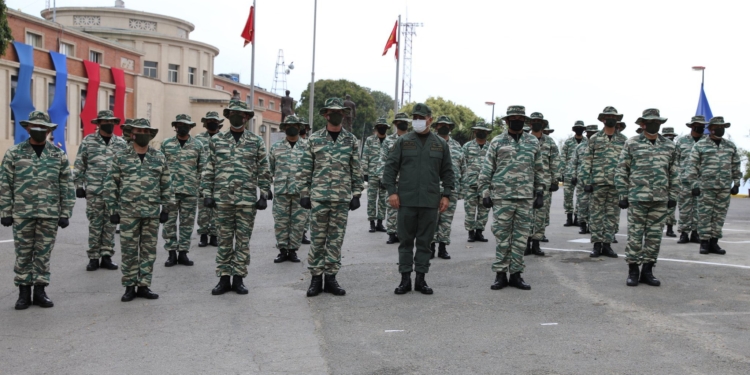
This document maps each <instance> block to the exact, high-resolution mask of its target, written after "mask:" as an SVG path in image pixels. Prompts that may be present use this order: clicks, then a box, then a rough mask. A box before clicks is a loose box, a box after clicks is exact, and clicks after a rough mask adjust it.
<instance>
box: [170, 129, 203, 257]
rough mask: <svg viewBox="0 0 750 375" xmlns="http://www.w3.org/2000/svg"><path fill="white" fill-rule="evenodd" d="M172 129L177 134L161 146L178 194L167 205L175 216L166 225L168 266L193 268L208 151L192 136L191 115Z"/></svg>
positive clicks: (171, 216)
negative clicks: (193, 242) (193, 241)
mask: <svg viewBox="0 0 750 375" xmlns="http://www.w3.org/2000/svg"><path fill="white" fill-rule="evenodd" d="M172 127H173V128H174V129H175V131H176V132H177V135H176V136H174V137H171V138H167V139H165V140H164V142H162V144H161V152H162V153H163V154H164V156H165V157H166V158H167V166H168V168H169V173H170V175H171V176H172V191H174V194H175V196H174V200H173V201H172V204H170V205H169V206H167V208H168V209H169V212H170V213H171V215H169V220H168V221H167V222H166V223H164V228H163V231H162V237H163V238H164V241H165V243H164V250H167V251H168V252H169V257H168V258H167V261H166V263H164V266H165V267H172V266H174V265H175V264H182V265H184V266H192V265H193V261H192V260H190V259H189V258H188V256H187V254H188V252H189V251H190V235H191V234H193V227H194V226H195V209H196V208H197V206H198V195H199V191H200V179H201V174H202V172H203V168H204V167H205V165H206V162H207V159H208V149H207V148H206V147H205V146H204V145H203V143H202V142H201V141H199V140H197V139H195V138H193V137H191V136H190V129H192V128H194V127H195V123H194V122H193V120H192V119H191V118H190V116H189V115H186V114H180V115H177V118H176V119H175V121H173V122H172ZM178 216H179V222H178V220H177V217H178ZM178 227H179V238H178V234H177V230H178ZM178 253H179V255H178Z"/></svg>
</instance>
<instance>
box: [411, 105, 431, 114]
mask: <svg viewBox="0 0 750 375" xmlns="http://www.w3.org/2000/svg"><path fill="white" fill-rule="evenodd" d="M411 115H412V116H414V115H418V116H424V117H430V116H432V110H431V109H430V107H429V106H428V105H427V104H424V103H417V104H416V105H414V108H412V110H411Z"/></svg>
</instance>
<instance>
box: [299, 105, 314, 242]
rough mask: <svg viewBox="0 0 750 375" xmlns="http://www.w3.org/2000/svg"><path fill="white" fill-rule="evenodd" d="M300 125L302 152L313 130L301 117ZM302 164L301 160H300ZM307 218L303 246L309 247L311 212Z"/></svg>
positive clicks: (306, 211)
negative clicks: (308, 233) (308, 232)
mask: <svg viewBox="0 0 750 375" xmlns="http://www.w3.org/2000/svg"><path fill="white" fill-rule="evenodd" d="M299 122H300V124H302V125H304V126H303V127H302V128H300V130H299V137H300V139H299V148H300V149H301V150H306V149H307V138H308V137H309V136H310V133H311V131H310V130H311V129H310V124H308V123H307V120H306V119H305V118H304V117H299ZM300 162H301V160H300ZM304 216H305V225H304V226H303V227H302V228H303V229H302V244H303V245H309V244H310V240H309V239H308V238H307V231H309V230H310V210H305V212H304Z"/></svg>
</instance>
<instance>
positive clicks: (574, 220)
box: [573, 215, 581, 227]
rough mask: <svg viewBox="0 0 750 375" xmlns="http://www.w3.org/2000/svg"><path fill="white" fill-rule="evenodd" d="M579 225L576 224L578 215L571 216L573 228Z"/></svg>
mask: <svg viewBox="0 0 750 375" xmlns="http://www.w3.org/2000/svg"><path fill="white" fill-rule="evenodd" d="M579 225H581V224H580V223H579V222H578V215H574V216H573V226H574V227H577V226H579Z"/></svg>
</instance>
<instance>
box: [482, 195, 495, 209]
mask: <svg viewBox="0 0 750 375" xmlns="http://www.w3.org/2000/svg"><path fill="white" fill-rule="evenodd" d="M493 204H494V203H492V198H490V197H484V198H482V206H484V208H490V207H492V206H493Z"/></svg>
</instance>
